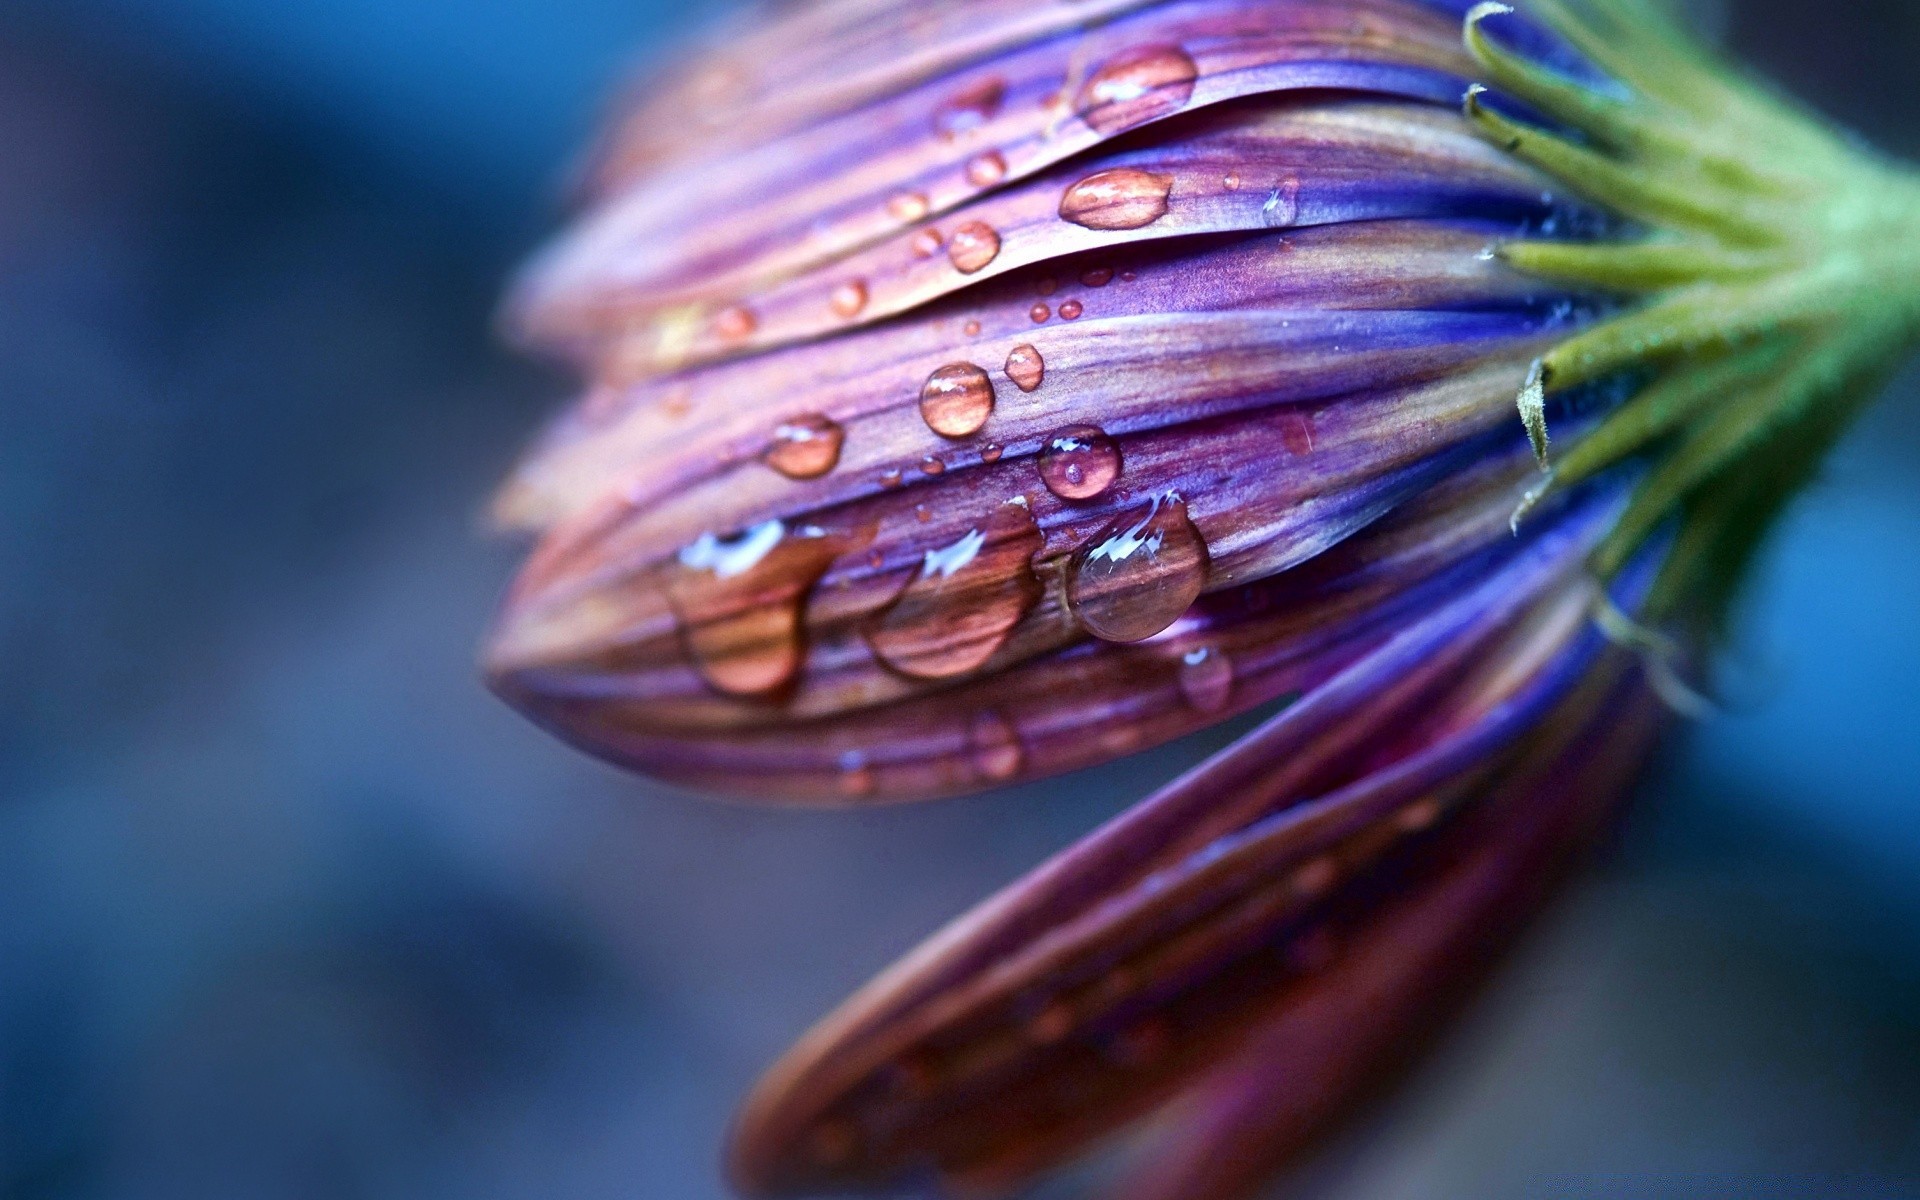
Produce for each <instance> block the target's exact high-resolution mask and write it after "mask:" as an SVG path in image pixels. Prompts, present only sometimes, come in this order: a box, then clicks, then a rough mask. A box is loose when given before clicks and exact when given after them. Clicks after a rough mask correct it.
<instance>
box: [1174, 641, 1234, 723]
mask: <svg viewBox="0 0 1920 1200" xmlns="http://www.w3.org/2000/svg"><path fill="white" fill-rule="evenodd" d="M1180 694H1181V695H1182V696H1185V697H1186V698H1187V703H1188V704H1191V705H1192V706H1193V707H1194V709H1195V710H1197V711H1199V712H1203V713H1217V712H1219V711H1220V710H1221V709H1223V708H1225V707H1226V706H1227V701H1228V700H1230V699H1231V698H1232V697H1233V660H1232V659H1230V658H1228V657H1227V656H1226V655H1225V654H1223V653H1221V652H1220V651H1218V650H1215V649H1212V648H1211V647H1207V646H1202V647H1201V648H1199V649H1198V650H1189V651H1187V652H1186V653H1185V654H1183V655H1181V657H1180Z"/></svg>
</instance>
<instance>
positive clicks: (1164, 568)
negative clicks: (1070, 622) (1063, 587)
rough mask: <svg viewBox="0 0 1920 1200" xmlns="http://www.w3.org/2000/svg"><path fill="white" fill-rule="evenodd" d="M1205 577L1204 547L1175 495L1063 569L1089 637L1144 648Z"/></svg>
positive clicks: (1127, 520)
mask: <svg viewBox="0 0 1920 1200" xmlns="http://www.w3.org/2000/svg"><path fill="white" fill-rule="evenodd" d="M1206 578H1207V545H1206V542H1205V541H1204V540H1202V538H1201V537H1200V531H1199V530H1197V529H1195V528H1194V527H1193V522H1192V520H1190V519H1189V518H1188V516H1187V506H1186V504H1185V502H1183V501H1182V500H1181V498H1180V496H1179V494H1178V493H1175V492H1168V493H1166V494H1165V495H1164V496H1158V497H1155V498H1154V499H1153V500H1152V501H1151V502H1150V503H1149V504H1148V505H1146V506H1144V507H1142V508H1137V509H1135V510H1134V511H1133V512H1131V513H1128V514H1126V515H1125V516H1122V517H1120V518H1119V519H1118V520H1116V521H1114V522H1113V523H1112V524H1110V525H1108V526H1107V527H1106V528H1105V529H1103V530H1101V531H1100V532H1099V533H1097V534H1095V535H1094V536H1093V539H1092V540H1091V541H1089V542H1088V543H1087V544H1086V545H1085V546H1084V547H1082V548H1081V549H1080V551H1079V552H1078V553H1077V554H1075V555H1074V556H1073V560H1072V562H1071V563H1070V564H1069V565H1068V568H1067V603H1068V604H1069V605H1070V606H1071V607H1072V609H1073V613H1074V615H1075V616H1076V617H1078V618H1079V619H1080V623H1081V624H1083V625H1085V626H1086V627H1087V629H1088V630H1089V631H1090V632H1091V633H1093V635H1094V636H1096V637H1099V638H1103V639H1105V640H1107V641H1110V642H1138V641H1144V640H1145V639H1147V638H1150V637H1152V636H1153V635H1154V634H1156V633H1159V632H1160V631H1161V630H1163V629H1165V628H1167V626H1169V625H1171V624H1173V623H1174V622H1175V621H1177V620H1179V619H1180V614H1181V613H1184V612H1186V611H1187V608H1188V607H1189V606H1190V605H1192V604H1193V602H1194V601H1195V600H1197V599H1199V597H1200V589H1201V587H1202V586H1203V585H1204V584H1205V583H1206Z"/></svg>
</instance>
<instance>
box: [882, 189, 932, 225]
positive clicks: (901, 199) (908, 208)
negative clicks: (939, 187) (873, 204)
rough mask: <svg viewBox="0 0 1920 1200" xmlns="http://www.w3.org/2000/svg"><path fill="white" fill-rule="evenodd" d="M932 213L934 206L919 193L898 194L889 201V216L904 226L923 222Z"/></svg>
mask: <svg viewBox="0 0 1920 1200" xmlns="http://www.w3.org/2000/svg"><path fill="white" fill-rule="evenodd" d="M930 211H932V205H930V204H928V203H927V198H926V197H925V196H924V195H922V194H921V193H919V192H897V193H895V194H894V195H893V197H892V198H890V199H889V200H888V201H887V215H888V216H890V217H892V218H893V219H894V220H896V221H899V222H900V223H902V224H911V223H912V222H914V221H918V220H921V219H922V218H924V217H925V216H926V215H927V213H928V212H930Z"/></svg>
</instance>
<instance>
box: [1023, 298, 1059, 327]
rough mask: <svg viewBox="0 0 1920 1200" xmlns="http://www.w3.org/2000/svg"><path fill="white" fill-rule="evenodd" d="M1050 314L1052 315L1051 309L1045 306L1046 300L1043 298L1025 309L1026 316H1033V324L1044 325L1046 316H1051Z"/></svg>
mask: <svg viewBox="0 0 1920 1200" xmlns="http://www.w3.org/2000/svg"><path fill="white" fill-rule="evenodd" d="M1052 315H1053V310H1052V309H1051V308H1048V307H1047V302H1046V301H1045V300H1041V301H1039V302H1038V303H1036V304H1035V305H1034V306H1033V307H1032V308H1030V309H1028V310H1027V316H1029V317H1031V318H1033V323H1034V324H1035V325H1045V324H1046V323H1047V318H1048V317H1051V316H1052Z"/></svg>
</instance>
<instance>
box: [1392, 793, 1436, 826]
mask: <svg viewBox="0 0 1920 1200" xmlns="http://www.w3.org/2000/svg"><path fill="white" fill-rule="evenodd" d="M1439 819H1440V801H1438V800H1436V799H1435V798H1434V797H1432V796H1428V797H1427V798H1426V799H1424V800H1416V801H1415V802H1414V803H1412V804H1409V805H1407V806H1406V807H1405V808H1403V809H1401V810H1400V815H1399V816H1398V817H1395V818H1394V824H1396V825H1398V826H1399V827H1400V829H1401V831H1402V832H1404V833H1420V832H1422V831H1424V830H1428V829H1431V828H1433V826H1434V823H1435V822H1437V821H1438V820H1439Z"/></svg>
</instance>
